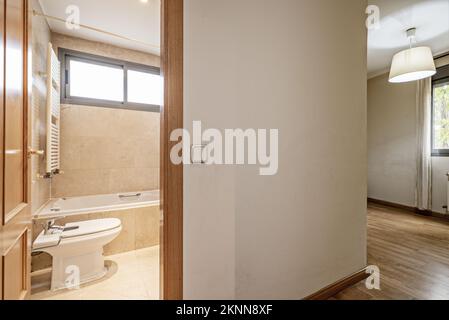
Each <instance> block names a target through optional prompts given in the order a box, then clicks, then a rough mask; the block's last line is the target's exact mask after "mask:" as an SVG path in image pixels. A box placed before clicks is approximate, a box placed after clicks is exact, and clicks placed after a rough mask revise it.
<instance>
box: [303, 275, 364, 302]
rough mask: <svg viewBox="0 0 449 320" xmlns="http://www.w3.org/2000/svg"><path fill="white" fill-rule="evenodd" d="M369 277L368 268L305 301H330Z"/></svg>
mask: <svg viewBox="0 0 449 320" xmlns="http://www.w3.org/2000/svg"><path fill="white" fill-rule="evenodd" d="M368 277H369V274H368V273H367V272H366V268H364V269H362V270H360V271H359V272H356V273H354V274H353V275H350V276H349V277H346V278H344V279H341V280H340V281H337V282H335V283H334V284H331V285H330V286H328V287H326V288H324V289H321V290H320V291H318V292H316V293H314V294H312V295H310V296H308V297H307V298H305V299H304V300H328V299H330V298H332V297H333V296H335V295H336V294H338V293H340V292H341V291H343V290H345V289H347V288H349V287H352V286H354V285H356V284H357V283H359V282H360V281H363V280H365V279H366V278H368Z"/></svg>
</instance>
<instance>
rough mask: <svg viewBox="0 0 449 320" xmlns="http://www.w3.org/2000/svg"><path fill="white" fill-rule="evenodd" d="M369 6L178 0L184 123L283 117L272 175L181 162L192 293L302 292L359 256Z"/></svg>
mask: <svg viewBox="0 0 449 320" xmlns="http://www.w3.org/2000/svg"><path fill="white" fill-rule="evenodd" d="M365 8H366V3H365V2H364V1H352V0H344V1H343V0H341V1H334V0H313V1H312V0H281V1H280V0H264V1H260V0H244V1H242V0H227V1H222V0H189V1H186V2H185V98H184V99H185V106H184V107H185V126H186V127H187V128H190V127H191V123H192V121H193V120H202V121H203V125H204V127H207V128H219V129H224V128H278V129H279V130H280V151H279V153H280V154H279V159H280V167H279V173H278V175H276V176H273V177H261V176H259V175H258V168H256V167H252V166H245V167H217V166H211V167H193V166H187V167H186V170H185V185H184V192H185V208H184V215H185V217H184V219H185V220H184V224H185V226H184V264H185V266H184V281H185V283H184V295H185V298H186V299H200V298H208V299H220V298H222V299H227V298H229V299H233V298H237V299H246V298H254V299H264V298H289V299H298V298H303V297H305V296H307V295H309V294H311V293H313V292H316V291H317V290H319V289H321V288H323V287H325V286H327V285H329V284H331V283H333V282H335V281H337V280H339V279H341V278H343V277H345V276H348V275H350V274H352V273H354V272H356V271H359V270H360V269H362V268H363V267H365V266H366V196H367V193H366V184H367V179H366V172H367V165H366V162H367V155H366V153H367V151H366V29H365V25H364V19H365V15H364V11H365Z"/></svg>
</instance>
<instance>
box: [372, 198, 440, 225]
mask: <svg viewBox="0 0 449 320" xmlns="http://www.w3.org/2000/svg"><path fill="white" fill-rule="evenodd" d="M368 203H372V204H377V205H381V206H384V207H390V208H396V209H401V210H404V211H408V212H412V213H415V214H419V215H421V216H426V217H433V218H437V219H443V220H446V221H449V215H447V214H442V213H439V212H434V211H430V210H419V209H418V208H415V207H409V206H405V205H402V204H398V203H394V202H389V201H384V200H378V199H373V198H368Z"/></svg>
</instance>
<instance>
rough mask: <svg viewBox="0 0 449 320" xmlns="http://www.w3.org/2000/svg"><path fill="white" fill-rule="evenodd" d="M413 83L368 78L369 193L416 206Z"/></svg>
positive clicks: (382, 198)
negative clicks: (394, 82)
mask: <svg viewBox="0 0 449 320" xmlns="http://www.w3.org/2000/svg"><path fill="white" fill-rule="evenodd" d="M416 137H417V136H416V84H415V83H414V82H412V83H404V84H391V83H389V82H388V74H384V75H381V76H379V77H376V78H373V79H370V80H369V81H368V197H369V198H373V199H377V200H384V201H389V202H394V203H398V204H402V205H406V206H410V207H414V206H415V191H416V153H417V147H416V139H417V138H416Z"/></svg>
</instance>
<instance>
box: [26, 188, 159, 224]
mask: <svg viewBox="0 0 449 320" xmlns="http://www.w3.org/2000/svg"><path fill="white" fill-rule="evenodd" d="M158 205H159V190H154V191H144V192H127V193H122V194H108V195H97V196H85V197H74V198H62V199H53V200H51V201H49V202H48V203H47V204H46V205H45V206H44V207H43V208H42V209H41V210H39V211H38V212H37V213H36V214H35V215H34V219H53V218H61V217H69V216H75V215H82V214H88V213H97V212H110V211H119V210H126V209H133V208H143V207H149V206H158Z"/></svg>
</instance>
